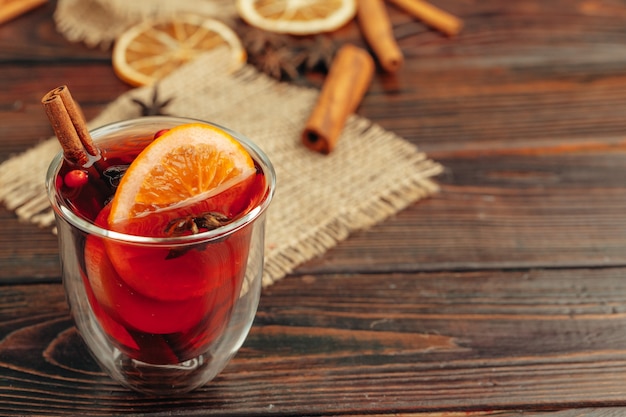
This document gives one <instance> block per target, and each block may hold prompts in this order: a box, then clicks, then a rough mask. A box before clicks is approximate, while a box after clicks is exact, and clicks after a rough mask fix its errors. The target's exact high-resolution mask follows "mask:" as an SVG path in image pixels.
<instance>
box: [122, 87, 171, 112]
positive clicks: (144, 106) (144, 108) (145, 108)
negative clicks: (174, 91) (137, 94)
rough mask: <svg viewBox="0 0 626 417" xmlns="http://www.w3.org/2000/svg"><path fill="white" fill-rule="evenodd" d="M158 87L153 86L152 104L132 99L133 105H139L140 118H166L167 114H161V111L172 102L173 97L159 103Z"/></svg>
mask: <svg viewBox="0 0 626 417" xmlns="http://www.w3.org/2000/svg"><path fill="white" fill-rule="evenodd" d="M158 90H159V87H158V85H155V86H154V90H153V91H152V102H151V103H144V102H143V101H141V100H139V99H137V98H133V99H132V101H133V103H135V104H137V105H139V106H140V107H141V115H142V116H167V113H164V112H163V109H165V107H167V106H168V105H169V104H170V103H171V102H172V100H174V98H173V97H170V98H168V99H167V100H165V101H159V91H158Z"/></svg>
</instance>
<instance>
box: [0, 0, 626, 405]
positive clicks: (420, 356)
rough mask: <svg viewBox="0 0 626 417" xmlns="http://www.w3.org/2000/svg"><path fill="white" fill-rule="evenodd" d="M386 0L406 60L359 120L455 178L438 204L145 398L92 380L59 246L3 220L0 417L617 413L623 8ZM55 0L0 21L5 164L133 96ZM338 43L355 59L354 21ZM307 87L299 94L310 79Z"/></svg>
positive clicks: (327, 268)
mask: <svg viewBox="0 0 626 417" xmlns="http://www.w3.org/2000/svg"><path fill="white" fill-rule="evenodd" d="M433 4H436V5H437V6H438V7H441V8H442V9H444V10H448V11H450V12H451V13H453V14H455V15H457V16H459V17H461V18H462V19H463V21H464V23H465V27H464V30H463V32H462V33H461V34H459V36H457V37H455V38H454V39H452V40H451V39H447V38H445V37H442V36H441V35H440V34H438V33H437V32H434V31H432V30H429V29H428V28H427V27H425V26H424V25H423V24H421V23H420V22H418V21H416V20H415V19H412V18H410V17H408V16H406V15H405V14H404V13H402V12H401V11H400V10H399V9H397V8H395V7H394V6H391V5H390V6H389V14H390V17H391V19H392V22H393V25H394V33H395V34H396V36H397V38H398V43H399V45H400V47H401V49H402V50H403V53H404V54H405V58H406V61H405V65H404V66H403V68H402V70H400V71H399V72H398V73H397V74H395V75H394V76H392V75H389V74H384V73H382V72H380V71H379V73H377V75H376V76H375V78H374V81H373V83H372V86H371V88H370V90H369V92H368V94H367V95H366V97H365V98H364V100H363V102H362V104H361V107H360V108H359V113H360V114H361V115H363V116H365V117H368V118H370V119H372V120H373V121H375V122H376V123H379V124H381V125H382V126H383V127H385V128H387V129H389V130H391V131H394V132H396V133H398V134H399V135H401V136H403V137H405V138H407V139H408V140H410V141H411V142H413V143H414V144H416V145H418V146H419V147H420V148H421V149H423V150H425V151H426V152H427V153H428V155H429V156H431V157H433V158H435V159H437V160H438V161H439V162H441V163H442V164H443V165H445V167H446V172H445V173H444V174H443V175H441V176H440V178H439V179H438V181H439V183H440V184H441V193H440V194H438V195H436V196H434V197H433V198H430V199H428V200H423V201H420V202H419V203H417V204H415V205H413V206H411V207H409V208H408V209H407V210H404V211H402V212H401V213H399V214H397V215H396V216H393V217H392V218H390V219H388V220H387V221H385V222H383V223H381V224H379V225H377V226H375V227H373V228H371V229H369V230H366V231H361V232H358V233H355V234H354V235H353V236H352V237H351V238H350V239H348V240H346V241H345V242H342V243H341V244H340V245H339V246H338V247H336V248H334V249H333V250H331V251H329V252H328V253H327V254H326V255H324V256H323V257H320V258H318V259H315V260H312V261H310V262H308V263H307V264H305V265H302V266H301V267H300V268H299V269H298V270H296V271H295V272H294V273H293V274H291V275H290V276H288V277H287V278H285V279H284V280H282V281H280V282H278V283H276V284H274V285H273V286H272V287H270V288H268V289H267V290H265V291H264V293H263V296H262V299H261V305H260V307H259V312H258V315H257V318H256V322H255V325H254V327H253V328H252V331H251V333H250V336H249V338H248V339H247V340H246V343H245V344H244V347H243V348H242V349H241V351H240V352H239V353H238V354H237V356H236V357H235V359H234V360H233V361H232V362H231V363H230V364H229V366H228V367H227V368H226V369H225V371H224V372H223V373H222V374H220V375H219V376H218V377H217V379H216V380H215V381H214V382H213V383H211V384H209V385H207V386H206V387H204V388H202V389H200V390H199V391H197V392H194V393H192V394H188V395H185V396H181V397H177V398H146V397H143V396H141V395H138V394H133V393H131V392H129V391H127V390H124V389H122V388H120V387H119V386H118V385H116V384H115V383H113V382H112V381H111V380H110V379H109V378H107V377H106V376H105V375H104V374H103V373H102V372H101V371H99V369H98V367H97V366H96V364H95V363H94V362H93V360H92V359H91V358H90V356H89V355H88V354H87V352H86V350H85V347H84V345H83V344H82V342H81V341H80V338H79V337H78V335H77V333H76V331H75V329H74V327H73V325H72V321H71V318H70V316H69V311H68V308H67V305H66V303H65V299H64V295H63V290H62V287H61V285H60V284H59V280H60V278H59V276H60V270H59V265H58V249H57V243H56V237H55V236H54V235H52V234H51V233H50V232H49V231H47V230H39V229H37V228H36V227H34V226H31V225H25V224H20V223H19V222H18V221H17V220H16V218H15V216H14V215H13V213H11V212H10V211H8V210H6V209H5V208H0V415H7V416H8V415H85V416H87V415H94V416H97V415H100V416H105V415H107V416H108V415H134V416H143V415H151V416H172V415H174V416H194V415H231V416H255V415H259V416H260V415H267V416H274V415H282V416H329V415H341V416H358V415H360V416H363V415H371V416H417V417H460V416H465V417H467V416H471V417H478V416H480V417H486V416H504V417H520V416H524V417H528V416H531V417H618V416H619V417H621V416H623V415H626V384H624V382H625V381H626V331H625V329H626V281H625V280H624V276H625V275H626V269H625V268H626V226H624V225H625V224H626V217H625V216H626V215H625V214H624V213H625V210H624V207H626V189H625V186H626V185H625V184H626V152H625V150H626V134H625V133H624V132H626V118H625V117H624V109H626V75H625V74H626V73H625V72H624V70H625V68H626V53H625V52H624V51H625V50H624V44H625V43H626V31H625V30H624V27H625V26H624V19H625V18H626V1H623V0H610V1H601V0H573V1H570V0H568V1H566V0H551V1H534V0H533V1H524V2H505V1H499V0H485V1H471V0H437V1H435V0H433ZM54 6H55V2H54V1H51V2H50V3H49V4H48V5H46V6H43V7H41V8H39V9H37V10H33V11H32V12H30V13H28V14H26V15H23V16H21V17H19V18H18V19H15V20H14V21H12V22H10V23H8V24H5V25H2V26H0V161H3V160H5V159H7V158H9V157H10V156H11V155H13V154H15V153H18V152H22V151H23V150H25V149H27V148H28V147H30V146H32V145H34V144H36V143H38V142H39V141H41V140H44V139H46V138H47V137H49V136H50V135H51V134H52V130H51V129H50V127H49V123H48V121H47V120H46V117H45V114H44V113H43V111H42V110H41V107H40V104H39V100H40V98H41V96H42V95H43V94H44V93H45V92H46V91H48V90H49V89H51V88H53V87H56V86H57V85H61V84H68V85H69V86H70V88H71V89H72V93H73V95H74V96H75V98H77V100H78V101H79V102H80V103H81V105H82V106H83V108H84V110H85V113H86V115H87V117H88V118H91V117H94V116H95V115H97V114H98V113H99V112H100V111H101V110H102V109H103V108H104V107H105V106H106V105H107V104H108V103H109V102H110V101H112V100H113V99H114V98H115V97H117V96H119V95H120V94H122V93H124V92H126V91H128V89H129V88H130V87H128V86H126V85H125V84H123V83H122V82H120V81H119V80H118V79H117V78H116V77H115V76H114V74H113V71H112V69H111V66H110V56H109V55H110V52H109V51H102V50H90V49H88V48H85V47H84V46H82V45H76V44H71V43H69V42H67V41H65V40H64V39H63V38H62V37H61V36H60V35H58V34H57V33H56V32H55V30H54V24H53V22H52V19H51V17H52V13H53V10H54ZM334 36H335V37H336V38H337V39H339V40H343V41H351V42H354V43H355V44H357V45H358V46H364V44H363V42H362V40H361V39H360V35H359V31H358V28H357V27H356V25H352V24H350V25H348V26H346V27H344V28H342V29H341V30H340V31H338V32H337V33H336V34H334ZM319 81H320V80H319V79H317V78H311V79H306V80H300V83H302V84H305V85H314V86H315V85H319Z"/></svg>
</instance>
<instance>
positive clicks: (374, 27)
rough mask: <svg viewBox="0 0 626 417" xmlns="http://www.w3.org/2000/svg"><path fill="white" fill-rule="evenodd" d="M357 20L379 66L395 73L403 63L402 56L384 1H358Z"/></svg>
mask: <svg viewBox="0 0 626 417" xmlns="http://www.w3.org/2000/svg"><path fill="white" fill-rule="evenodd" d="M357 20H358V22H359V27H360V28H361V33H362V34H363V37H364V38H365V40H366V41H367V43H368V44H369V46H370V47H371V48H372V51H374V54H375V55H376V57H377V58H378V62H379V63H380V66H381V67H382V68H383V69H384V70H385V71H387V72H395V71H397V70H398V69H399V68H400V67H401V66H402V63H403V62H404V55H403V54H402V51H401V50H400V47H399V46H398V44H397V43H396V38H395V37H394V35H393V28H392V26H391V20H390V19H389V15H388V14H387V9H386V8H385V3H384V1H383V0H359V2H358V4H357Z"/></svg>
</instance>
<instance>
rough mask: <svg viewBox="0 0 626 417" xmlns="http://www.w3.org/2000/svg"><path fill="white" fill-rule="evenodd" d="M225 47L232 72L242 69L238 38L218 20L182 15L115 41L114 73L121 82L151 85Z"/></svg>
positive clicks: (140, 26) (243, 54)
mask: <svg viewBox="0 0 626 417" xmlns="http://www.w3.org/2000/svg"><path fill="white" fill-rule="evenodd" d="M221 46H225V47H228V48H229V49H230V52H231V54H230V56H231V57H232V65H231V66H230V67H231V69H232V70H236V69H238V68H240V67H241V66H243V64H245V61H246V52H245V49H244V48H243V46H242V44H241V41H240V39H239V37H238V36H237V34H236V33H235V32H234V31H233V30H232V29H230V28H229V27H228V26H227V25H226V24H224V23H222V22H220V21H219V20H215V19H210V18H207V17H201V16H197V15H183V16H177V17H174V18H172V20H150V21H145V22H143V23H140V24H138V25H136V26H133V27H131V28H130V29H128V30H127V31H126V32H124V33H123V34H122V35H120V37H119V38H118V39H117V40H116V42H115V46H114V48H113V69H114V70H115V73H116V74H117V76H118V77H119V78H120V79H122V80H123V81H125V82H127V83H129V84H131V85H133V86H141V85H147V84H152V83H154V82H155V81H158V80H159V79H161V78H163V77H164V76H166V75H168V74H169V73H171V72H172V71H173V70H175V69H176V68H178V67H180V66H181V65H183V64H185V63H187V62H189V61H191V60H193V59H194V58H196V57H197V56H198V55H199V54H201V53H204V52H208V51H212V50H214V49H216V48H218V47H221Z"/></svg>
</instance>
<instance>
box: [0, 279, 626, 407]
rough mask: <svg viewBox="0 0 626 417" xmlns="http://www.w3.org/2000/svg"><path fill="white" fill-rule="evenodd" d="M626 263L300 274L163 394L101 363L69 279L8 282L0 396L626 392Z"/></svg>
mask: <svg viewBox="0 0 626 417" xmlns="http://www.w3.org/2000/svg"><path fill="white" fill-rule="evenodd" d="M625 273H626V269H624V268H599V269H598V268H597V269H575V270H571V269H563V270H521V271H511V272H500V271H477V272H472V273H470V272H463V273H454V272H437V273H417V274H400V273H395V274H368V275H359V274H354V275H317V276H311V275H302V276H293V277H290V278H288V279H285V280H283V281H281V282H279V283H277V284H275V285H274V286H272V287H270V288H269V289H267V290H266V291H265V292H264V294H263V296H262V299H261V305H260V308H259V313H258V315H257V319H256V322H255V325H254V327H253V329H252V331H251V333H250V336H249V338H248V339H247V341H246V342H245V344H244V347H243V348H242V350H241V351H240V352H239V354H238V355H237V356H236V357H235V359H234V360H233V361H232V362H231V364H230V365H229V366H228V367H227V368H226V369H225V370H224V372H223V373H222V374H221V375H220V376H218V378H217V379H216V380H215V381H214V382H213V383H211V384H209V385H207V386H206V387H204V388H202V389H200V390H199V391H197V392H195V393H192V394H188V395H183V396H180V397H176V398H158V399H147V398H145V397H143V396H141V395H136V394H132V393H130V392H128V391H126V390H124V389H122V388H119V387H117V385H115V383H113V382H111V381H110V380H109V379H108V378H107V377H105V376H104V375H102V374H101V373H100V372H99V371H98V370H97V367H96V366H95V364H94V363H93V362H92V361H91V360H90V358H89V355H87V353H86V352H85V351H84V347H83V345H82V344H81V342H80V340H79V339H78V338H77V335H76V333H75V331H74V330H73V327H72V325H71V321H70V319H69V317H68V311H67V308H66V306H65V302H64V297H63V293H62V289H61V286H60V285H28V286H5V287H4V288H3V291H2V292H1V293H0V367H1V369H2V375H3V376H2V378H3V380H4V381H5V383H4V384H3V388H2V389H0V410H3V411H4V412H7V413H8V412H10V411H12V412H14V413H21V414H29V415H37V414H45V413H50V412H54V413H55V414H56V413H62V412H66V413H74V414H76V413H78V414H81V415H98V414H100V415H107V413H108V414H121V413H138V414H142V413H160V415H165V414H166V413H167V412H174V411H176V410H177V411H178V412H180V413H181V414H180V415H191V414H192V413H193V412H194V410H195V412H199V410H203V411H202V412H203V415H329V414H348V415H351V414H369V413H372V414H376V413H379V414H384V413H386V412H389V410H393V411H394V412H398V413H417V412H436V411H438V412H443V411H455V410H459V409H462V410H464V411H472V410H474V411H488V410H507V409H508V410H512V411H514V410H528V409H535V410H538V409H567V408H574V407H576V408H578V407H583V408H584V407H589V408H591V407H596V406H598V405H604V406H607V405H613V406H618V405H626V385H624V384H623V381H624V374H625V373H626V332H624V328H626V308H625V307H624V306H626V281H624V280H623V276H624V274H625ZM296 300H297V302H296ZM504 415H515V414H513V413H509V414H504ZM563 415H565V416H569V415H568V414H563ZM574 415H575V414H574ZM581 415H594V413H588V414H581ZM596 415H602V414H596Z"/></svg>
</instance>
